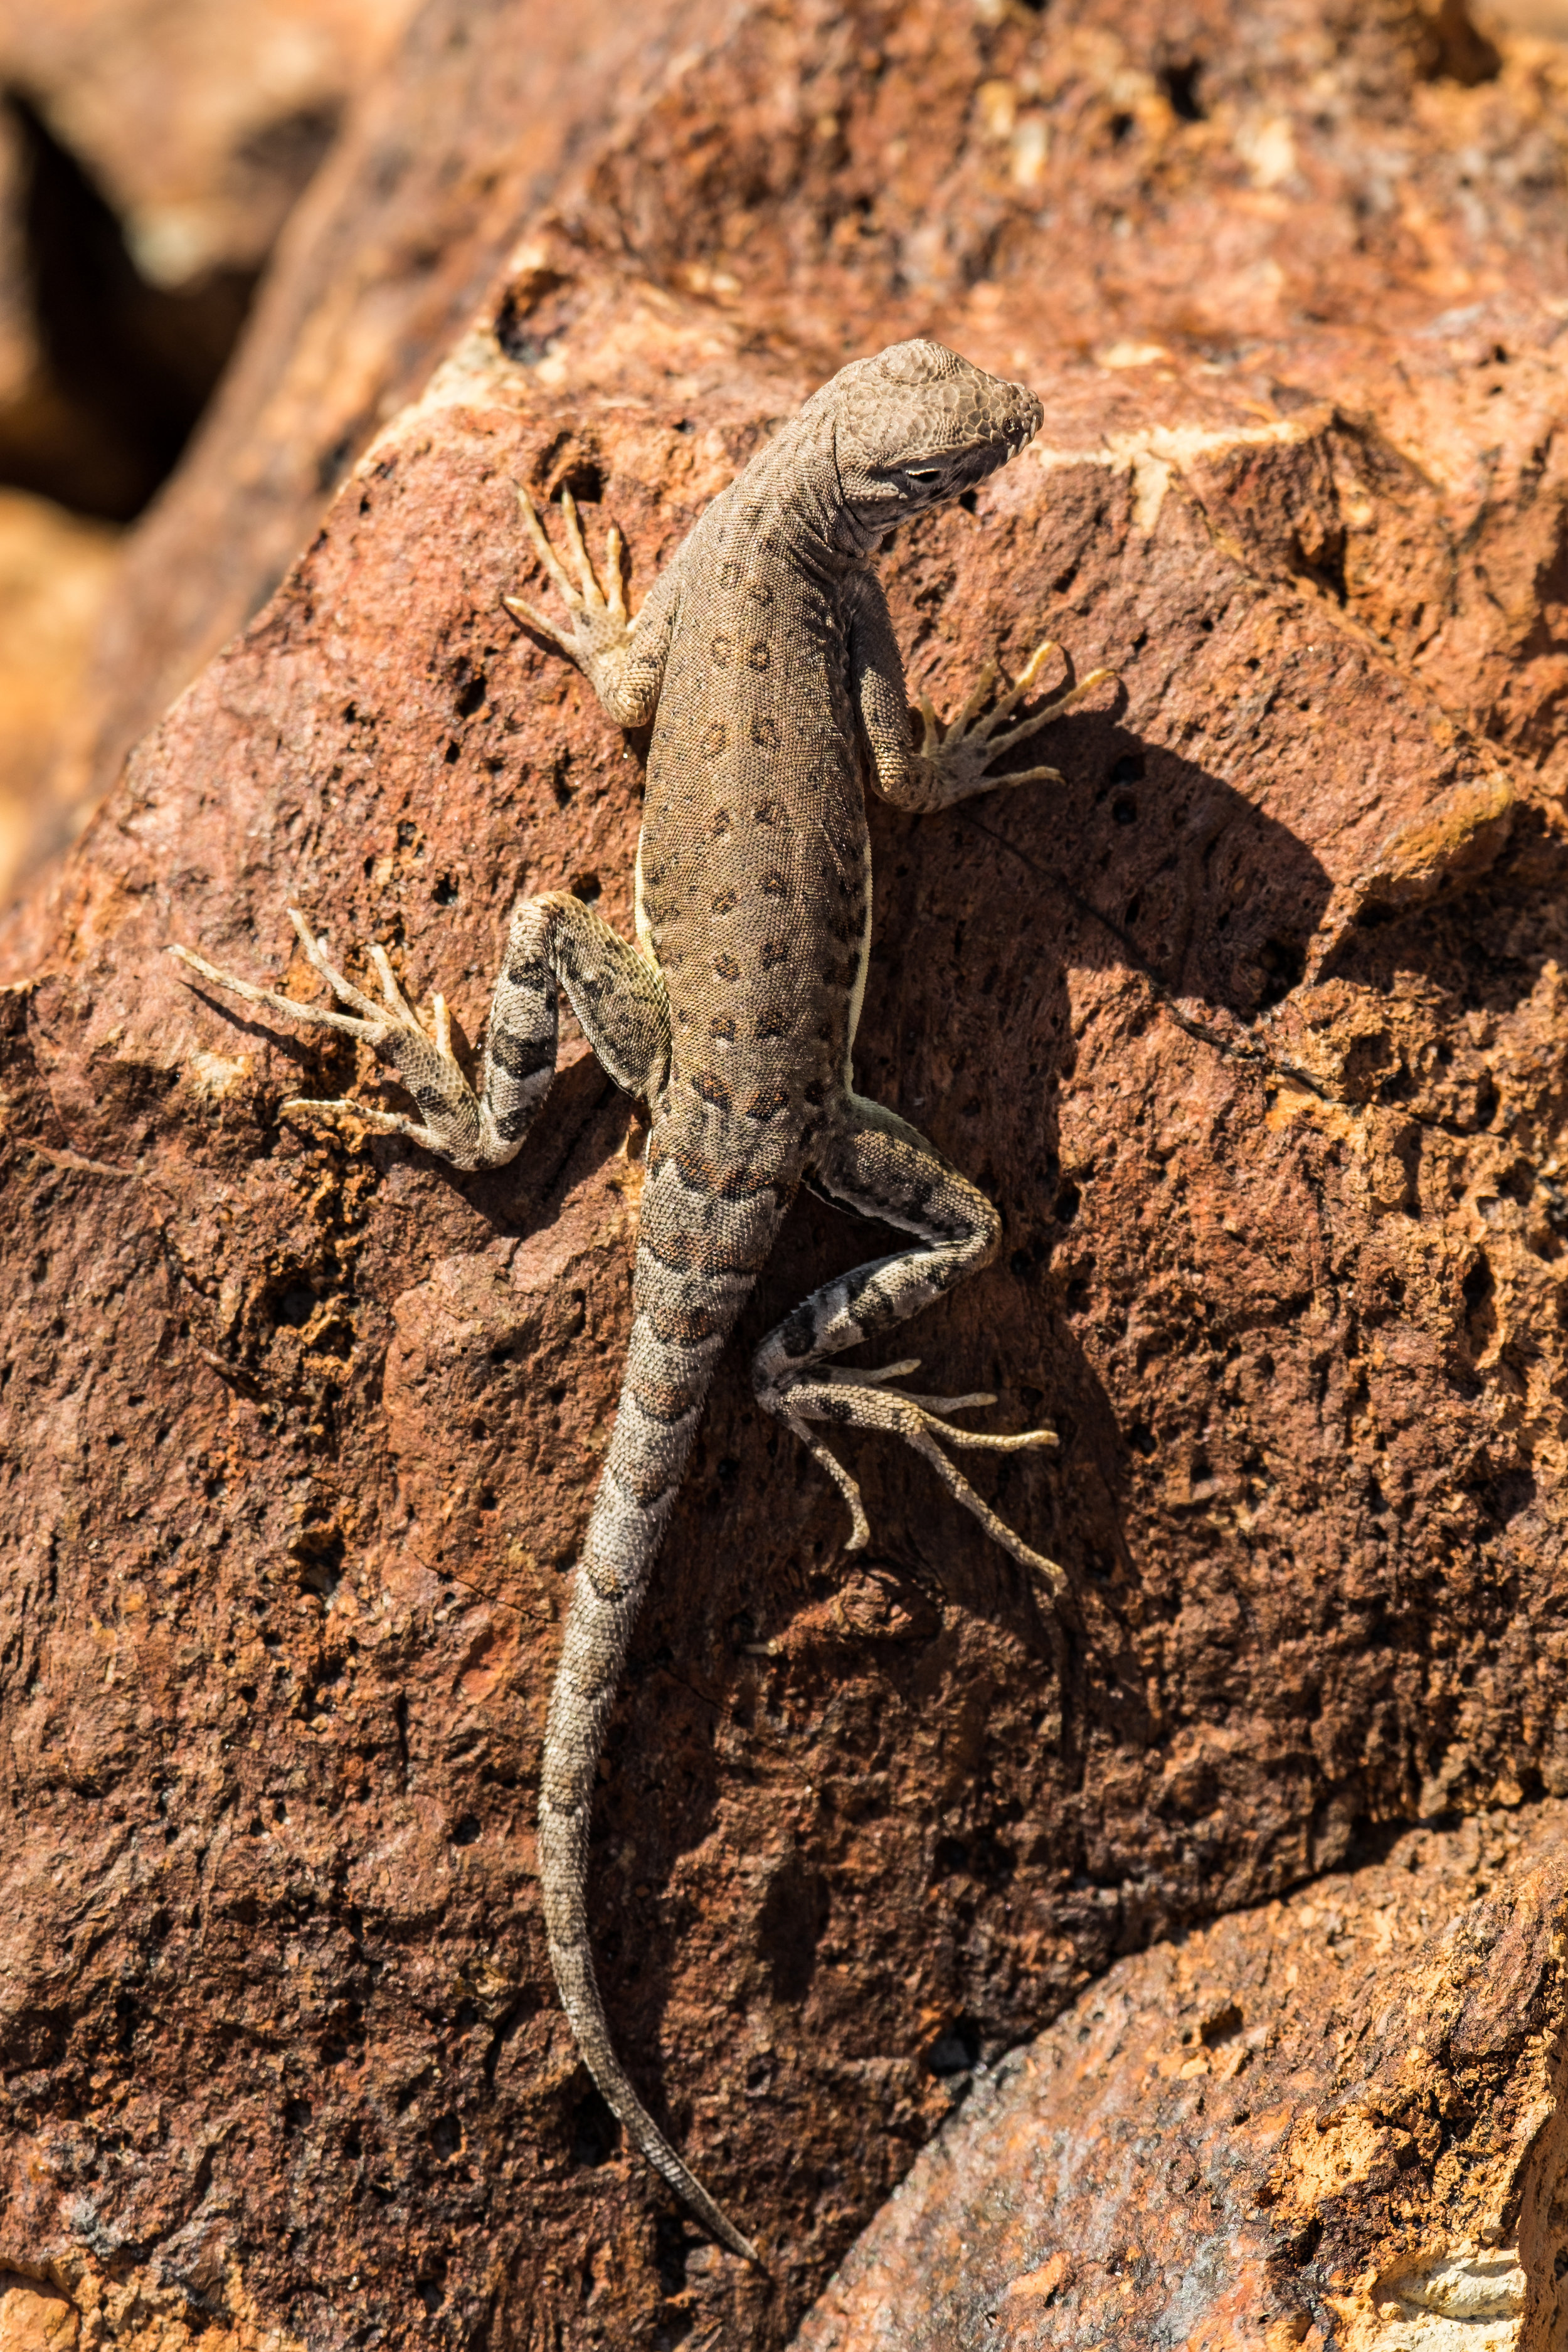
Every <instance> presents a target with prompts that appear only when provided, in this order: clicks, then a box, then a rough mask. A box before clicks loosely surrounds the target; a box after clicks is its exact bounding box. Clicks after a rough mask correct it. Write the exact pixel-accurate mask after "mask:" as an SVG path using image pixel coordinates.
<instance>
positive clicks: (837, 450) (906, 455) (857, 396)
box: [801, 339, 1041, 554]
mask: <svg viewBox="0 0 1568 2352" xmlns="http://www.w3.org/2000/svg"><path fill="white" fill-rule="evenodd" d="M801 415H802V419H803V422H804V421H805V420H806V419H811V420H812V421H813V422H815V423H817V424H819V425H823V426H826V427H827V428H829V430H830V432H831V438H832V448H833V455H834V458H835V461H836V464H837V475H838V488H839V493H840V499H841V508H840V514H839V517H838V519H837V534H836V535H837V539H838V541H839V543H840V545H841V546H842V547H843V549H844V551H845V552H846V553H855V554H860V553H863V552H865V551H867V550H868V549H869V548H871V547H874V546H875V545H876V543H877V541H879V539H880V538H882V536H883V535H884V534H885V533H886V532H888V531H889V530H893V529H894V528H895V526H896V525H897V524H899V523H900V522H903V521H906V520H908V519H909V517H910V515H916V514H923V513H924V511H925V510H926V509H927V508H928V507H936V506H941V505H942V503H943V502H944V500H946V499H956V498H958V497H959V496H960V495H961V494H962V493H963V491H964V490H967V489H971V488H973V485H974V484H975V483H976V482H979V481H983V480H984V478H985V476H986V475H987V474H990V473H994V471H995V469H996V467H998V466H1004V465H1005V464H1006V462H1007V460H1008V458H1009V457H1016V456H1017V454H1018V452H1019V450H1020V449H1021V448H1022V447H1023V446H1024V444H1025V442H1026V441H1027V440H1028V439H1029V438H1030V436H1032V435H1033V434H1035V433H1037V432H1038V430H1039V426H1040V416H1041V409H1040V404H1039V402H1038V401H1037V399H1036V398H1035V395H1034V394H1033V393H1032V392H1029V391H1027V390H1026V387H1025V386H1024V385H1023V384H1021V383H1005V381H1004V380H1003V378H1002V377H1000V376H995V375H987V374H986V373H985V372H984V369H983V368H977V367H972V366H971V365H970V363H969V362H968V361H967V360H966V359H961V358H960V356H959V354H958V353H957V352H950V351H948V350H947V349H946V348H945V347H944V346H943V345H942V344H941V343H932V342H927V341H924V340H923V339H922V340H917V341H913V342H908V343H890V344H889V347H888V349H887V350H886V351H885V352H878V353H877V355H876V357H875V358H874V359H868V360H855V361H852V362H851V363H850V365H849V366H848V367H847V368H840V370H839V372H838V373H837V375H836V376H834V377H832V378H831V379H830V381H829V382H828V383H825V384H824V385H823V387H822V389H821V391H820V392H817V393H815V394H813V395H812V397H811V399H810V400H808V401H807V402H806V404H805V408H804V409H803V410H802V412H801Z"/></svg>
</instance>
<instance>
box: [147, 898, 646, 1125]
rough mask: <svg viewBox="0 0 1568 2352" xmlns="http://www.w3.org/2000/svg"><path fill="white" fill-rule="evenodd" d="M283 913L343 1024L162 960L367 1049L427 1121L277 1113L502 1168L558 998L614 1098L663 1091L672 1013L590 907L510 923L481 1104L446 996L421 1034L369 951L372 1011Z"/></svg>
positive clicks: (547, 1058)
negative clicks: (459, 1052)
mask: <svg viewBox="0 0 1568 2352" xmlns="http://www.w3.org/2000/svg"><path fill="white" fill-rule="evenodd" d="M289 918H290V919H291V921H292V922H293V925H294V929H295V930H296V931H297V932H298V933H299V936H300V944H301V945H302V947H303V949H304V951H305V955H306V958H307V959H308V961H310V963H311V964H312V965H313V966H314V968H315V970H316V971H319V972H320V973H321V977H322V979H323V980H324V981H325V982H327V985H328V986H329V988H330V989H331V992H332V993H333V995H334V996H335V997H336V998H337V999H338V1001H339V1003H341V1004H347V1005H352V1006H353V1012H352V1013H340V1012H336V1011H333V1010H332V1009H331V1008H330V1007H328V1006H326V1005H321V1004H301V1003H298V1002H296V1000H295V999H294V998H293V997H291V996H284V995H282V994H280V993H279V992H278V991H277V990H276V989H270V988H261V987H258V985H257V984H256V983H255V982H252V981H247V980H242V979H241V978H240V977H239V976H238V975H237V973H235V972H229V971H221V970H220V969H219V968H218V966H216V964H211V963H208V962H207V961H206V960H205V957H202V956H198V955H195V954H193V953H192V951H191V950H190V949H189V948H183V947H174V948H171V950H169V952H170V953H171V954H172V955H175V956H178V957H179V959H180V961H182V962H183V963H184V964H187V965H188V966H189V967H190V969H191V970H192V971H197V972H200V973H201V975H202V977H203V978H204V979H205V980H209V981H211V982H214V983H215V985H216V986H217V987H219V988H222V989H225V990H226V991H227V992H228V993H229V994H230V995H233V996H237V997H239V998H240V999H241V1000H242V1001H243V1002H244V1003H247V1004H262V1005H267V1006H268V1007H269V1008H270V1009H271V1010H272V1011H273V1012H277V1013H288V1014H289V1016H290V1018H291V1019H294V1020H297V1021H305V1022H308V1023H310V1024H312V1025H313V1026H315V1027H317V1028H325V1029H338V1030H342V1031H345V1032H346V1033H347V1034H349V1035H350V1036H353V1037H359V1038H363V1041H364V1042H365V1044H366V1045H372V1046H374V1048H375V1051H376V1052H377V1053H378V1054H379V1055H382V1056H383V1058H384V1060H386V1061H387V1062H389V1063H390V1064H391V1065H392V1066H393V1067H394V1069H395V1071H396V1072H397V1075H398V1077H399V1078H400V1079H401V1081H402V1083H403V1084H404V1086H405V1087H407V1089H408V1091H409V1093H410V1094H411V1095H412V1096H413V1097H414V1099H415V1100H416V1103H417V1104H418V1105H419V1108H420V1110H421V1111H422V1112H423V1114H424V1117H423V1118H421V1119H414V1118H408V1117H406V1116H405V1114H404V1113H403V1112H401V1111H387V1110H382V1109H379V1108H376V1107H374V1105H371V1104H366V1103H357V1102H352V1101H348V1100H346V1099H341V1098H340V1099H338V1100H336V1101H312V1100H299V1099H296V1100H292V1101H289V1102H286V1103H285V1104H284V1105H283V1108H284V1109H285V1110H288V1111H293V1112H294V1113H295V1114H296V1115H298V1116H302V1117H306V1118H326V1119H333V1120H341V1119H344V1118H347V1119H351V1120H357V1121H359V1122H361V1123H362V1124H363V1125H364V1126H367V1127H372V1128H375V1129H378V1130H379V1131H381V1132H382V1133H384V1134H390V1135H405V1136H407V1137H408V1138H409V1139H410V1140H411V1141H412V1142H415V1143H418V1144H422V1145H423V1146H424V1147H425V1149H426V1150H429V1151H434V1152H437V1153H438V1154H439V1155H440V1157H441V1158H442V1159H443V1160H450V1161H451V1162H452V1163H453V1165H454V1166H455V1167H458V1168H496V1167H500V1166H501V1165H502V1164H503V1163H504V1162H505V1161H507V1160H511V1159H513V1158H515V1156H516V1154H517V1152H518V1151H519V1150H520V1149H521V1144H522V1139H523V1137H524V1136H525V1135H526V1134H527V1132H528V1129H529V1126H530V1124H531V1121H532V1118H533V1115H534V1113H535V1111H536V1110H537V1109H538V1108H539V1106H540V1104H541V1102H542V1100H543V1098H544V1095H545V1092H546V1090H547V1089H548V1087H549V1085H550V1081H551V1078H552V1076H553V1075H554V1071H555V1053H556V1017H557V1007H558V1003H559V992H560V990H561V989H564V990H565V991H566V993H567V996H568V997H569V999H570V1000H571V1003H572V1009H573V1011H574V1013H576V1015H577V1018H578V1020H579V1021H580V1022H581V1023H582V1024H583V1030H584V1035H585V1036H586V1037H587V1040H588V1043H589V1045H591V1046H592V1047H593V1049H594V1052H595V1055H597V1056H598V1059H599V1061H600V1062H601V1064H602V1065H603V1066H604V1067H605V1070H606V1071H607V1072H608V1073H609V1075H610V1076H611V1077H612V1078H614V1079H615V1081H616V1085H617V1086H620V1087H625V1088H626V1092H627V1093H628V1094H635V1095H640V1096H643V1097H647V1096H649V1095H651V1094H656V1093H657V1092H658V1090H659V1089H660V1088H661V1087H662V1086H663V1084H664V1078H665V1073H666V1071H667V1069H668V1063H669V1003H668V996H667V994H666V991H665V985H664V982H663V980H662V979H661V978H660V976H659V974H658V971H656V970H655V969H654V967H653V966H652V965H651V964H649V963H648V962H647V961H645V960H644V959H643V957H642V956H640V955H639V954H638V953H637V950H636V949H635V948H632V947H628V946H627V944H626V940H623V939H621V938H620V937H619V936H618V935H617V933H616V932H615V931H613V930H611V929H610V927H609V925H608V924H607V923H606V922H605V921H604V919H602V917H600V916H598V915H596V914H595V912H594V911H593V909H592V908H590V907H586V906H584V904H583V902H582V900H581V899H580V898H571V897H569V896H568V895H567V894H566V893H565V892H564V891H551V892H549V893H548V894H546V895H545V896H544V897H542V898H525V899H523V900H522V902H521V905H520V906H519V907H518V908H517V909H516V911H515V912H514V914H513V916H512V919H511V929H510V933H509V935H508V939H507V950H506V961H505V963H504V964H503V966H502V969H501V975H500V979H499V980H498V981H497V982H496V989H495V994H494V996H493V998H492V999H491V1002H490V1017H489V1027H488V1029H487V1031H486V1037H485V1053H484V1068H483V1073H482V1076H481V1078H480V1082H479V1089H478V1091H477V1092H476V1091H475V1089H474V1088H473V1087H471V1086H470V1085H469V1084H468V1078H467V1077H466V1076H465V1075H464V1073H463V1070H462V1068H461V1066H459V1064H458V1060H457V1057H456V1056H455V1055H454V1054H453V1052H452V1043H451V1023H450V1021H449V1019H448V1016H447V1007H446V1003H445V1000H444V999H443V998H441V997H439V996H437V997H436V998H434V999H433V1001H432V1019H431V1024H430V1027H429V1029H428V1030H426V1027H425V1026H424V1025H423V1024H422V1023H421V1022H420V1020H419V1018H418V1016H417V1014H416V1013H415V1011H414V1008H413V1007H412V1005H410V1003H408V1001H407V999H406V997H405V995H404V993H403V991H402V989H401V988H400V987H399V986H398V983H397V980H396V977H395V974H394V972H393V969H392V965H391V962H390V961H389V960H388V958H387V954H386V950H385V949H384V948H382V947H379V946H377V947H373V948H372V949H371V950H370V956H371V961H372V962H373V963H374V966H375V969H376V973H377V977H378V979H379V981H380V984H381V992H382V994H381V1000H380V1001H379V1002H378V1001H377V999H376V998H374V996H370V995H367V994H366V992H364V991H363V989H360V988H356V987H355V986H354V984H353V982H352V981H349V980H345V979H344V977H343V975H342V973H341V972H340V971H337V970H336V969H335V967H334V966H333V965H332V964H331V962H330V961H328V955H327V942H326V940H324V939H318V938H316V937H315V936H314V935H313V933H312V932H311V929H310V925H309V924H308V923H307V922H306V920H305V918H304V916H303V915H302V914H301V913H300V910H299V909H298V908H293V907H291V908H289Z"/></svg>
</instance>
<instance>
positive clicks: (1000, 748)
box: [917, 637, 1116, 807]
mask: <svg viewBox="0 0 1568 2352" xmlns="http://www.w3.org/2000/svg"><path fill="white" fill-rule="evenodd" d="M1060 652H1061V647H1060V646H1058V644H1057V643H1056V642H1055V640H1054V639H1053V638H1050V637H1047V638H1046V639H1045V640H1044V642H1043V643H1041V644H1040V645H1037V646H1036V647H1035V650H1034V652H1033V653H1032V654H1031V655H1030V656H1029V658H1028V660H1027V661H1026V663H1025V664H1024V667H1023V668H1022V669H1021V670H1020V671H1019V672H1018V675H1017V677H1016V678H1015V679H1014V680H1013V682H1012V684H1011V685H1010V686H1009V687H1008V688H1007V690H1006V692H1005V694H1003V695H1002V696H1001V697H1000V698H998V699H997V701H996V702H994V704H993V705H992V708H991V709H989V710H988V711H986V712H985V714H984V717H981V716H980V715H979V713H980V711H981V709H982V706H983V705H984V702H985V700H986V698H987V697H988V696H989V694H990V692H991V690H992V688H993V687H994V685H995V683H996V679H997V677H998V676H999V675H1000V673H999V671H998V669H997V667H996V664H995V663H994V662H991V661H988V662H987V663H986V664H985V666H984V668H983V669H982V670H981V672H980V675H979V677H977V678H976V680H975V682H974V685H973V688H971V690H970V692H969V694H968V696H967V697H966V698H965V699H964V701H963V705H962V707H961V708H960V709H958V710H957V711H955V712H954V714H953V716H952V719H949V720H948V721H947V723H946V725H945V726H944V725H943V724H942V721H941V720H940V719H938V717H937V715H936V712H935V710H934V709H932V707H931V699H930V698H929V696H927V695H924V694H922V695H921V698H920V700H919V705H918V708H919V709H920V713H921V730H922V732H921V747H920V751H919V752H918V754H917V757H918V758H920V759H921V760H923V761H926V762H927V763H928V764H929V765H930V766H931V767H932V768H934V769H936V770H937V771H938V772H939V774H940V777H941V782H940V784H939V787H938V793H937V798H936V802H935V805H937V806H939V807H950V806H951V805H952V803H953V802H954V801H962V800H967V799H968V798H969V797H970V796H971V794H972V793H984V792H990V791H991V790H993V788H994V787H995V786H996V785H999V784H1028V783H1036V782H1040V781H1041V780H1048V781H1049V782H1052V783H1058V784H1059V783H1060V782H1062V777H1061V773H1060V772H1059V770H1058V769H1056V768H1049V767H1043V766H1042V767H1034V768H1025V769H1023V770H1022V771H1021V772H1015V773H1014V774H1012V775H1005V776H998V775H995V774H994V773H993V772H992V762H993V761H995V760H999V759H1000V758H1001V757H1002V756H1003V754H1004V753H1005V752H1007V751H1012V750H1013V749H1014V748H1015V747H1016V745H1017V744H1019V743H1022V742H1024V741H1025V740H1026V738H1027V737H1029V736H1031V735H1034V734H1037V733H1038V731H1039V730H1040V729H1041V728H1042V727H1046V726H1048V725H1049V724H1050V721H1051V720H1052V719H1059V718H1060V717H1061V715H1062V713H1063V711H1065V710H1070V709H1072V706H1073V704H1074V703H1075V702H1081V701H1082V699H1083V698H1084V696H1085V695H1086V694H1088V693H1089V692H1090V691H1091V689H1092V688H1095V687H1097V686H1100V685H1102V684H1103V683H1104V681H1105V680H1106V679H1107V678H1109V677H1115V675H1116V673H1115V671H1114V670H1110V669H1094V670H1090V672H1089V676H1088V677H1084V678H1080V679H1079V681H1078V683H1077V684H1076V685H1075V686H1070V687H1068V688H1066V689H1065V690H1064V691H1063V692H1061V693H1058V694H1057V695H1056V696H1054V697H1053V698H1052V699H1051V700H1050V701H1048V702H1047V703H1045V704H1044V705H1043V706H1042V707H1041V709H1038V710H1037V711H1034V712H1032V713H1031V714H1030V716H1029V717H1028V718H1027V719H1020V720H1019V721H1018V722H1017V724H1016V726H1013V727H1006V728H1005V729H1004V721H1005V720H1006V719H1010V718H1011V717H1012V715H1013V713H1014V711H1015V710H1016V709H1017V708H1018V705H1019V703H1020V702H1021V701H1022V700H1023V699H1024V697H1025V696H1026V694H1027V693H1028V692H1029V689H1030V688H1031V687H1032V686H1033V685H1034V683H1035V680H1036V679H1037V677H1038V676H1039V674H1040V672H1041V670H1042V669H1044V667H1045V666H1046V664H1047V662H1048V661H1049V660H1050V659H1051V657H1052V656H1053V655H1056V654H1059V653H1060ZM998 729H1003V731H1002V732H1000V733H999V732H998V731H997V730H998Z"/></svg>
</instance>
